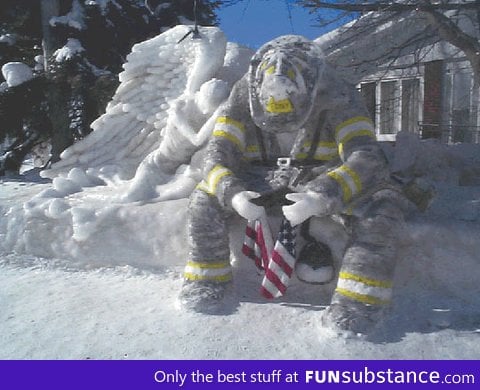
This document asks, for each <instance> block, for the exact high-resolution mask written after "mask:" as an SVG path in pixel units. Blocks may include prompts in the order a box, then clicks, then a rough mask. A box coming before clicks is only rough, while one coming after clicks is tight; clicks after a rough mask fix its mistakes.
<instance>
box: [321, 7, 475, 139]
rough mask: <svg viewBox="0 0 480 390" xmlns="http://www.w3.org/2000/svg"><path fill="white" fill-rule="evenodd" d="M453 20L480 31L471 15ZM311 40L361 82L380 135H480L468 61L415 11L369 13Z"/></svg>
mask: <svg viewBox="0 0 480 390" xmlns="http://www.w3.org/2000/svg"><path fill="white" fill-rule="evenodd" d="M453 17H454V16H452V18H453ZM459 20H460V22H461V23H460V24H461V26H462V30H463V31H466V32H468V33H469V34H471V35H472V36H477V37H478V36H479V31H480V29H479V28H478V20H477V19H475V18H469V17H467V16H465V15H463V16H462V17H461V18H460V19H459ZM476 23H477V25H476ZM316 42H317V43H319V44H320V45H321V46H322V48H323V50H324V52H325V54H326V56H327V58H328V59H329V61H330V62H331V63H332V64H333V66H335V67H336V68H338V69H339V70H340V71H341V72H343V73H344V74H345V76H346V78H347V79H348V80H349V81H351V82H352V83H354V84H356V85H357V86H358V87H359V89H360V90H361V92H362V94H363V96H364V98H365V102H366V104H367V107H368V108H369V110H370V113H371V115H372V119H373V121H374V123H375V129H376V132H377V136H378V139H380V140H384V141H394V140H395V138H396V134H397V133H398V132H399V131H408V132H412V133H416V134H418V135H419V136H420V137H422V138H438V139H441V140H442V141H444V142H449V143H455V142H472V143H480V109H479V101H480V97H479V95H480V91H479V87H478V86H474V79H473V72H472V68H471V66H470V63H469V62H468V61H467V60H466V58H465V55H464V54H463V53H462V52H461V51H460V50H459V49H458V48H456V47H454V46H452V45H451V44H449V43H447V42H446V41H443V40H441V39H440V37H439V35H438V33H437V32H436V31H435V29H433V28H432V27H431V26H430V25H429V24H428V23H427V22H426V20H425V17H424V16H423V15H422V14H421V13H418V12H407V13H405V12H403V13H388V14H387V13H383V14H382V13H369V14H366V15H364V16H362V17H360V18H359V19H357V20H355V21H353V22H351V23H348V24H347V25H345V26H342V27H340V28H338V29H337V30H334V31H332V32H330V33H328V34H326V35H324V36H322V37H320V38H318V39H317V40H316Z"/></svg>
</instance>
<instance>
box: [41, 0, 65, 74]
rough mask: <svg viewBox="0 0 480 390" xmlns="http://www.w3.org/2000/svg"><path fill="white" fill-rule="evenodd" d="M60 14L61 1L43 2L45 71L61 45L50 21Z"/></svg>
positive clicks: (44, 0) (47, 0) (42, 0)
mask: <svg viewBox="0 0 480 390" xmlns="http://www.w3.org/2000/svg"><path fill="white" fill-rule="evenodd" d="M59 14H60V0H41V18H42V33H43V39H42V46H43V56H44V66H45V70H47V69H48V65H49V61H50V58H51V56H52V55H53V53H54V52H55V50H57V49H58V48H59V45H60V43H59V42H58V39H57V38H56V37H55V34H53V32H52V28H51V26H50V19H51V18H52V17H54V16H58V15H59Z"/></svg>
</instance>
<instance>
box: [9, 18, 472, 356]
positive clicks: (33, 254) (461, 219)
mask: <svg viewBox="0 0 480 390" xmlns="http://www.w3.org/2000/svg"><path fill="white" fill-rule="evenodd" d="M186 32H188V27H178V28H175V29H172V30H169V31H168V32H166V33H164V34H162V35H160V36H158V37H156V38H153V39H152V40H150V41H147V42H144V43H141V44H139V45H137V46H135V47H134V49H133V52H132V54H131V55H130V56H129V58H128V61H127V64H126V65H125V71H124V73H122V75H121V76H120V77H121V80H122V84H121V85H120V87H119V90H118V91H117V93H116V95H115V97H114V99H113V101H112V102H111V103H110V105H109V108H108V109H107V113H106V114H105V115H104V116H102V117H101V118H99V119H98V120H97V121H96V122H95V123H94V129H95V131H94V132H93V133H92V134H91V135H90V136H88V137H87V138H86V139H85V140H84V141H82V142H79V143H77V144H75V145H74V146H73V147H71V148H70V149H68V150H67V151H66V152H65V153H64V156H63V159H62V161H61V162H59V163H58V164H57V165H56V166H54V168H53V169H52V170H51V171H48V172H47V174H46V175H45V176H48V178H47V179H40V178H39V176H38V175H37V174H36V172H35V171H27V172H26V173H24V174H23V175H22V176H19V177H10V178H8V177H7V178H3V179H2V180H1V181H0V209H1V214H0V215H1V218H0V285H1V286H2V288H1V289H0V333H1V334H2V337H1V338H0V359H14V358H18V359H87V358H91V359H197V358H198V359H224V358H230V359H260V358H265V359H332V358H338V359H395V358H401V359H403V358H408V359H417V358H420V359H423V358H429V359H450V358H456V359H463V358H468V359H478V358H479V356H480V340H479V337H480V302H479V300H478V299H477V298H478V296H479V292H480V286H479V283H478V280H480V267H479V262H480V256H479V253H480V234H479V233H480V230H479V228H480V171H479V168H478V167H479V163H480V147H479V146H478V145H450V146H447V145H442V144H440V143H438V142H434V141H422V142H421V141H419V140H417V139H416V138H415V137H414V136H411V135H408V134H401V135H400V136H399V138H398V142H397V145H396V147H395V148H392V147H388V146H387V145H386V146H385V148H386V152H387V154H388V156H389V158H390V160H391V163H392V167H394V169H395V170H399V171H403V172H407V173H409V174H411V175H414V176H418V177H422V178H423V179H425V180H428V181H429V182H431V183H432V184H434V186H435V188H436V191H437V196H436V198H435V200H434V201H433V203H432V205H431V207H430V208H429V210H428V211H427V212H426V213H424V214H415V215H412V216H411V217H410V218H409V219H408V223H407V231H408V234H406V235H405V237H399V239H400V240H401V251H400V253H399V263H398V269H397V273H396V283H395V292H394V295H395V298H394V301H395V303H394V305H393V308H392V312H391V315H390V317H389V319H388V321H387V323H386V324H385V326H384V327H382V328H381V329H379V331H378V333H376V334H375V335H373V336H372V337H370V338H368V339H365V338H361V337H349V338H347V337H345V336H344V335H338V334H334V333H332V332H331V331H327V330H326V329H324V328H322V327H321V326H320V323H319V319H320V316H321V314H322V311H323V310H324V308H325V307H326V305H328V303H329V300H330V296H331V293H332V290H333V288H334V283H331V284H329V285H327V286H323V287H319V286H311V285H306V284H303V283H301V282H299V281H298V280H296V279H294V280H292V284H291V286H290V288H289V290H288V292H287V295H286V296H285V297H284V298H282V299H280V300H275V301H268V302H267V301H265V300H264V299H263V298H262V297H261V296H260V294H259V287H260V283H261V277H262V276H261V275H259V274H258V273H257V271H256V268H255V266H254V265H253V264H252V263H251V262H250V261H249V260H247V259H245V258H244V257H243V256H242V255H241V253H240V246H241V245H240V243H241V241H242V239H243V229H244V221H242V220H241V219H240V218H237V219H236V220H235V221H233V222H232V225H231V227H232V232H231V239H232V240H231V241H232V262H233V264H234V277H235V281H236V287H235V288H236V296H237V297H238V301H239V305H238V307H236V308H235V310H234V312H233V313H232V314H230V315H220V316H208V315H201V314H189V313H184V312H182V311H180V310H178V309H177V305H176V297H177V294H178V292H179V290H180V287H181V284H182V277H181V272H182V268H183V265H184V262H185V259H186V254H187V248H186V239H185V216H186V206H187V202H188V195H189V193H190V191H191V190H192V188H193V185H195V183H196V180H198V172H197V170H198V160H199V159H200V157H201V150H202V147H203V145H204V141H205V139H206V137H208V123H209V117H210V116H211V115H212V112H213V111H214V109H215V107H216V106H217V105H218V104H219V102H220V101H221V100H222V99H224V97H225V95H226V94H225V92H228V90H229V89H230V88H231V85H232V84H233V82H234V81H235V79H237V78H238V77H240V75H241V73H242V72H244V71H245V70H246V64H247V63H248V60H247V61H244V62H242V61H241V58H242V57H245V55H243V56H242V53H244V54H245V53H247V52H246V51H244V50H245V49H243V48H240V47H238V46H236V45H232V44H228V45H227V44H226V42H225V39H224V38H223V34H221V32H220V31H219V30H217V29H206V30H203V36H204V39H202V40H197V41H195V40H191V39H190V38H187V40H186V41H184V42H185V45H186V47H184V46H181V45H179V44H177V42H178V40H179V39H180V38H181V37H182V36H184V35H185V33H186ZM198 47H205V50H207V53H210V54H209V57H205V56H203V54H202V50H203V49H202V50H200V49H198ZM150 49H151V50H150ZM160 49H163V52H162V50H160ZM197 49H198V50H197ZM145 56H150V58H151V59H152V61H153V62H154V63H155V64H156V65H148V68H146V67H145V65H144V64H145V61H144V60H145V58H146V57H145ZM215 56H218V57H220V58H214V57H215ZM158 58H159V59H158ZM179 58H181V61H180V60H179ZM159 75H161V76H159ZM149 77H150V78H149ZM134 79H137V81H139V80H140V82H139V84H137V83H136V82H135V83H134V82H130V81H131V80H134ZM147 79H148V81H146V80H147ZM160 82H165V85H164V86H162V87H160V86H159V83H160ZM162 85H163V84H162ZM147 91H149V92H148V93H147ZM153 91H157V92H155V93H158V95H157V96H156V95H149V93H150V92H152V93H153ZM200 91H202V92H200ZM127 96H128V97H127ZM145 97H146V98H147V99H150V100H147V101H144V100H143V99H144V98H145ZM162 105H164V106H163V108H162ZM153 107H155V108H153ZM146 110H147V111H146ZM182 110H183V111H182ZM137 117H140V118H141V119H137V120H134V118H137ZM149 117H151V118H150V120H149V119H148V118H149ZM182 120H183V123H181V122H182ZM168 123H170V125H168ZM168 126H170V127H168ZM202 126H203V128H202ZM176 129H177V130H178V132H183V134H187V135H189V139H192V140H193V141H192V143H191V144H190V145H192V147H193V149H192V150H190V153H192V154H193V158H192V160H191V161H189V163H185V164H181V165H180V166H179V167H178V168H177V169H176V170H175V171H174V172H170V173H168V174H167V173H162V172H161V168H162V167H161V166H158V165H157V164H156V163H155V160H156V154H155V153H156V151H157V150H158V148H159V147H160V146H161V145H162V143H163V142H166V140H169V142H170V141H172V140H171V139H169V137H173V136H174V134H175V131H176ZM198 129H200V130H198ZM206 129H207V130H206ZM196 130H197V132H196ZM170 146H171V145H170ZM177 148H178V146H177ZM176 150H177V151H178V152H179V153H182V152H185V150H182V148H181V147H179V148H178V149H176ZM51 179H52V180H51ZM132 188H134V189H135V192H133V191H132ZM133 194H134V195H135V196H133ZM273 222H275V221H273ZM274 225H275V224H274ZM313 229H314V231H315V235H316V236H317V237H321V238H323V239H324V240H325V242H328V243H329V244H330V245H331V247H332V251H333V254H334V256H335V258H336V259H337V261H338V260H339V258H340V256H341V253H342V250H343V248H344V247H345V242H346V234H345V232H344V231H343V229H342V227H341V226H340V225H338V224H336V223H334V222H332V221H326V220H319V219H318V220H315V221H314V224H313ZM232 335H235V337H232ZM272 336H273V337H272Z"/></svg>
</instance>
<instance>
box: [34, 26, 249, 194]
mask: <svg viewBox="0 0 480 390" xmlns="http://www.w3.org/2000/svg"><path fill="white" fill-rule="evenodd" d="M189 29H190V27H188V26H177V27H175V28H172V29H170V30H168V31H166V32H164V33H163V34H160V35H158V36H156V37H154V38H152V39H150V40H148V41H145V42H141V43H139V44H137V45H135V46H134V47H133V49H132V52H131V53H130V54H129V55H128V57H127V62H126V63H125V64H124V66H123V67H124V71H123V72H122V73H120V76H119V78H120V82H121V84H120V86H119V87H118V89H117V91H116V93H115V95H114V97H113V99H112V101H111V102H110V103H109V104H108V106H107V108H106V112H105V114H104V115H102V116H101V117H99V118H98V119H97V120H96V121H94V122H93V123H92V125H91V127H92V129H93V130H94V131H93V132H92V133H91V134H90V135H89V136H87V137H86V138H85V139H83V140H82V141H80V142H77V143H76V144H74V145H72V146H71V147H69V148H68V149H66V150H65V151H64V152H63V153H62V155H61V161H59V162H58V163H56V164H54V165H53V166H52V169H50V170H48V171H45V172H43V173H42V176H44V177H48V178H55V177H57V176H62V177H67V180H70V177H69V175H68V172H69V171H71V170H72V169H74V168H75V169H76V171H78V170H79V169H81V170H83V171H84V172H85V173H87V174H88V175H89V176H90V177H92V176H93V177H97V178H98V179H102V180H103V181H105V182H106V183H118V182H119V181H126V180H130V183H129V186H128V187H127V189H126V190H125V191H124V193H123V194H122V199H123V200H124V201H137V200H148V199H151V198H156V197H158V196H159V195H160V196H162V194H161V193H160V194H159V193H158V192H157V190H156V187H157V186H158V185H162V184H166V183H170V182H172V183H175V185H174V188H175V190H174V191H173V192H172V191H171V188H165V187H164V188H163V191H162V192H163V193H164V196H163V197H162V198H161V199H160V200H165V199H172V198H182V197H185V196H188V192H189V191H191V189H192V188H193V185H194V184H195V183H196V182H197V181H198V178H197V176H198V175H197V174H196V171H195V169H196V168H197V167H196V163H195V162H196V161H197V160H198V158H195V157H194V158H193V159H192V156H194V154H195V152H197V151H199V150H200V149H201V147H202V145H204V144H205V142H206V139H207V138H208V136H209V134H210V131H211V125H212V123H211V121H209V118H211V117H212V114H213V112H214V111H215V109H216V108H217V107H218V106H219V105H220V104H221V103H222V101H224V100H225V99H226V98H227V97H228V94H229V92H230V89H231V88H232V86H233V84H234V83H235V81H237V80H238V79H239V78H240V77H241V76H242V75H243V74H244V73H245V72H246V70H247V68H248V63H249V60H250V57H251V55H252V52H251V51H250V50H249V49H247V48H243V47H240V46H238V45H236V44H232V43H228V44H227V42H226V39H225V36H224V34H223V33H222V32H221V31H220V30H219V29H218V28H216V27H200V29H199V30H200V36H199V37H198V38H193V39H192V38H190V37H187V38H186V39H184V40H182V38H183V37H185V35H186V34H187V33H188V32H189ZM191 160H192V164H191V166H187V165H188V164H190V161H191ZM175 174H176V175H175ZM179 180H180V182H181V183H182V184H181V185H179ZM77 184H80V186H81V183H77Z"/></svg>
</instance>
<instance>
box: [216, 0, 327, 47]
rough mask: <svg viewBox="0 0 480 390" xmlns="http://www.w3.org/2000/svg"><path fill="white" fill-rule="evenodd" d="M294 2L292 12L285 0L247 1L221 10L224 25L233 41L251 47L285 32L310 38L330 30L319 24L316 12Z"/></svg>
mask: <svg viewBox="0 0 480 390" xmlns="http://www.w3.org/2000/svg"><path fill="white" fill-rule="evenodd" d="M287 1H288V3H289V4H290V15H291V19H290V18H289V12H288V9H287V5H286V1H285V0H243V1H240V2H239V3H238V4H235V5H233V6H229V7H224V8H222V9H220V10H219V12H218V16H219V19H220V27H221V28H222V30H223V31H224V33H225V34H226V35H227V38H228V40H229V41H231V42H237V43H240V44H243V45H246V46H249V47H251V48H254V49H256V48H258V47H259V46H261V45H262V44H263V43H265V42H267V41H269V40H271V39H273V38H275V37H278V36H280V35H285V34H298V35H303V36H305V37H307V38H309V39H314V38H317V37H318V36H320V35H321V34H322V33H324V32H326V30H322V29H320V28H319V27H315V25H316V24H318V22H316V20H315V15H310V14H309V13H308V11H306V10H305V9H303V8H301V7H299V6H297V5H295V4H293V1H292V0H287Z"/></svg>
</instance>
